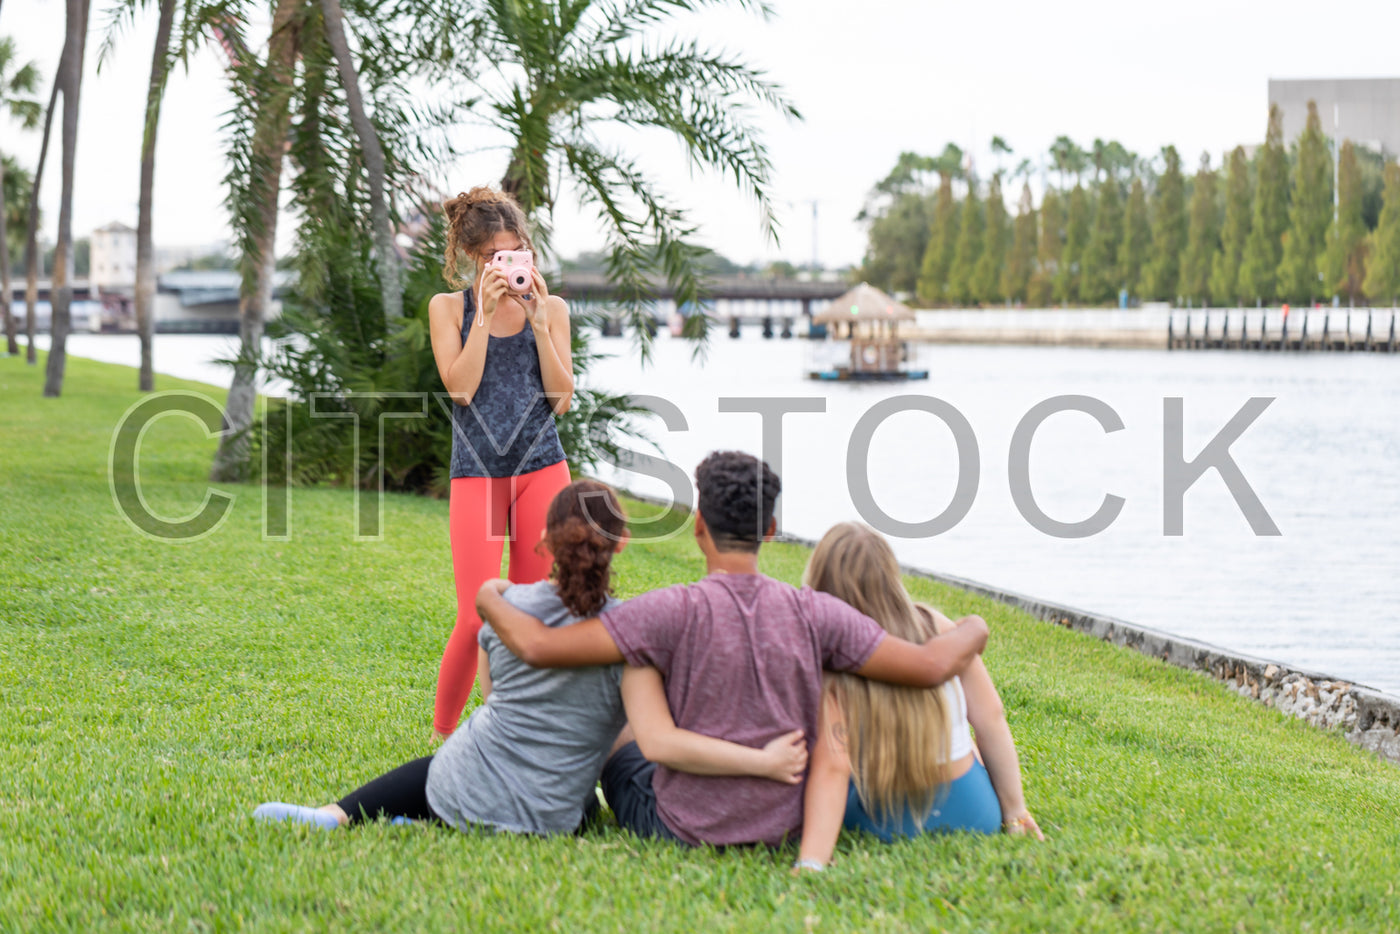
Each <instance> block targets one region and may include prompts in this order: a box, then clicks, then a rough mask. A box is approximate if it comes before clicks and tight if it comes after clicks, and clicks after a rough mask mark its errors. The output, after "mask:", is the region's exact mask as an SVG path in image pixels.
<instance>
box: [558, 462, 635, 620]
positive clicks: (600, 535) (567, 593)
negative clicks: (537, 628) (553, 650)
mask: <svg viewBox="0 0 1400 934" xmlns="http://www.w3.org/2000/svg"><path fill="white" fill-rule="evenodd" d="M626 533H627V515H626V513H624V512H623V511H622V507H621V506H620V505H618V502H617V497H616V496H615V495H614V494H613V491H612V489H611V488H610V487H609V486H607V484H604V483H599V482H598V481H597V480H576V481H574V482H573V483H571V484H569V485H568V486H566V487H564V489H562V490H560V491H559V494H558V495H557V496H555V497H554V501H553V502H551V503H550V504H549V511H548V513H546V515H545V532H544V541H543V542H541V545H542V546H543V547H544V548H547V549H549V551H550V553H551V554H552V555H553V556H554V580H555V583H556V586H557V588H558V591H559V599H560V600H561V601H562V602H563V604H564V606H566V607H568V609H569V612H570V613H572V614H574V615H575V616H592V615H594V614H595V613H597V612H598V611H599V610H601V609H602V608H603V604H604V603H605V602H606V601H607V598H608V593H609V592H610V590H611V585H612V558H613V554H615V553H616V551H617V545H618V543H619V542H621V541H622V539H623V536H624V535H626Z"/></svg>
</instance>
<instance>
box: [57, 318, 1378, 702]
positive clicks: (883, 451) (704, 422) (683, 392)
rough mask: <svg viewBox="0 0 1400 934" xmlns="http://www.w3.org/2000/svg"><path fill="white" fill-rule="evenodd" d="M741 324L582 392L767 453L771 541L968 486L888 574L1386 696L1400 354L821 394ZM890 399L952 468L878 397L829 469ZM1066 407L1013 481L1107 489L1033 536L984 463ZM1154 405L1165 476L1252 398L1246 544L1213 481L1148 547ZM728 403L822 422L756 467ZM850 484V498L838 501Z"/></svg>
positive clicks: (1055, 493) (1047, 361)
mask: <svg viewBox="0 0 1400 934" xmlns="http://www.w3.org/2000/svg"><path fill="white" fill-rule="evenodd" d="M748 330H749V332H750V333H746V334H745V335H744V336H743V337H742V338H740V339H738V340H731V339H729V338H727V337H726V336H725V335H724V334H723V333H722V332H718V333H716V334H715V336H714V337H713V338H712V341H711V345H710V348H709V352H708V355H707V357H706V358H705V359H704V360H703V361H696V360H694V359H692V348H691V347H690V346H689V345H688V344H686V343H684V342H682V341H679V340H672V339H670V338H668V337H667V336H666V335H665V334H662V335H661V336H660V337H659V338H658V339H657V341H656V342H655V345H654V352H655V353H654V356H655V359H654V362H653V363H652V364H650V365H648V366H646V367H643V366H641V365H640V364H639V362H638V360H637V357H636V355H635V353H633V352H632V344H631V342H630V340H627V339H595V341H594V347H595V349H597V350H599V351H602V352H606V353H612V354H614V356H612V357H611V358H609V359H606V360H604V361H602V362H601V363H599V364H598V365H597V366H596V367H595V369H594V370H593V372H592V373H591V374H590V379H591V380H592V382H593V383H594V385H599V386H605V387H607V388H611V389H614V390H619V391H627V392H633V393H645V394H648V395H651V396H657V397H660V398H662V399H665V400H668V401H669V402H671V403H673V404H674V406H675V407H676V408H677V409H679V411H680V413H681V414H682V416H683V417H684V420H685V423H686V425H685V430H667V429H666V428H665V427H664V426H663V425H662V424H661V423H660V421H659V420H652V422H651V425H650V428H649V429H648V430H649V433H650V434H651V436H652V438H653V439H654V440H655V441H656V442H657V444H658V445H659V449H660V452H661V454H663V455H664V456H665V458H666V459H667V460H669V461H670V462H671V463H673V464H675V465H676V466H677V467H678V468H680V470H683V471H684V472H685V473H686V474H688V475H690V474H693V471H694V468H695V465H696V464H697V463H698V462H699V460H700V459H701V458H702V457H703V456H704V455H705V453H706V452H708V451H710V450H713V449H716V448H740V449H743V450H748V451H751V452H753V453H755V454H764V455H765V456H767V457H769V458H770V460H772V459H778V460H781V465H782V469H781V474H782V480H783V494H782V497H781V500H780V506H781V523H782V527H783V529H784V530H785V531H787V532H789V533H791V534H794V535H798V536H802V537H807V538H817V537H820V535H821V534H822V532H823V531H824V530H825V529H826V528H828V527H829V526H830V525H831V524H832V523H835V522H838V521H842V520H846V519H858V518H860V519H865V520H866V521H868V522H870V523H871V524H873V525H876V526H877V527H881V526H884V527H888V524H889V520H890V519H894V520H898V521H900V522H905V523H920V522H924V521H926V520H929V519H931V518H933V517H935V516H938V515H939V514H940V513H943V512H944V511H945V510H946V509H947V508H948V506H949V504H950V502H951V501H952V500H953V499H954V489H955V487H956V486H957V483H958V480H959V477H960V471H966V472H967V474H968V475H969V476H971V475H975V476H976V477H977V479H978V486H977V490H976V494H975V497H974V499H973V502H972V505H971V508H970V510H969V511H968V512H967V514H966V516H965V517H964V518H963V519H962V520H961V521H959V522H958V523H957V524H956V525H955V526H954V527H952V528H951V529H948V530H947V531H944V532H942V533H940V534H936V535H918V536H914V537H896V536H893V535H892V536H891V541H892V543H893V544H894V547H895V550H896V552H897V553H898V555H899V557H900V559H901V560H902V561H903V562H905V563H906V564H910V565H914V566H918V567H924V568H929V569H931V570H936V571H939V572H942V573H947V574H954V575H958V576H961V577H966V578H970V579H973V580H978V581H982V582H984V583H987V584H991V585H994V586H997V587H1000V588H1004V589H1008V590H1014V591H1019V592H1021V593H1025V594H1029V595H1033V596H1035V597H1039V598H1042V599H1045V600H1049V601H1053V602H1058V603H1065V604H1069V605H1071V606H1076V607H1079V608H1081V609H1085V610H1089V611H1092V612H1097V613H1103V614H1108V615H1112V616H1117V617H1120V618H1122V619H1125V620H1129V621H1131V622H1135V623H1140V624H1144V625H1148V626H1153V627H1156V628H1159V629H1163V630H1166V631H1168V632H1172V633H1177V634H1180V635H1183V636H1188V637H1191V638H1195V639H1200V640H1202V641H1205V642H1210V643H1213V644H1215V645H1219V646H1222V647H1225V648H1229V649H1232V650H1236V651H1240V652H1244V653H1248V654H1252V655H1257V656H1261V657H1264V658H1269V659H1274V660H1278V661H1281V662H1285V663H1288V664H1291V665H1295V666H1298V667H1302V668H1307V669H1311V670H1314V671H1319V672H1323V673H1327V674H1331V675H1335V676H1337V677H1341V678H1346V679H1349V680H1354V681H1357V682H1359V683H1362V684H1367V685H1370V686H1372V687H1374V688H1377V689H1379V690H1383V691H1386V692H1387V693H1391V694H1400V360H1397V359H1396V358H1394V357H1392V356H1386V355H1362V354H1352V355H1332V354H1302V355H1294V354H1264V353H1209V352H1195V353H1192V352H1176V353H1169V352H1166V351H1151V350H1091V349H1077V348H1058V347H1002V346H997V347H983V346H925V347H922V348H921V349H920V360H919V364H920V365H921V366H923V367H927V368H928V369H929V370H930V372H931V377H930V379H929V380H927V381H922V382H911V383H905V384H845V383H843V384H832V383H816V382H811V381H808V380H807V379H806V378H805V371H806V366H807V364H808V363H809V362H810V354H811V347H810V345H809V344H808V343H807V342H805V341H800V340H786V341H785V340H777V339H775V340H763V339H762V338H761V337H760V336H759V335H758V334H757V333H756V331H757V329H748ZM717 331H718V329H717ZM44 340H45V339H44V338H42V337H41V338H40V342H41V346H42V345H43V343H44ZM233 346H234V342H233V339H232V338H220V337H206V336H193V335H189V336H186V335H158V336H157V338H156V349H155V360H156V368H157V370H158V371H160V372H167V373H172V374H174V375H178V376H182V377H186V378H191V379H201V380H206V381H208V382H212V383H214V384H215V385H221V386H223V385H227V382H228V371H227V370H226V369H224V368H221V367H218V366H216V365H213V364H211V363H209V360H211V359H212V358H214V357H217V356H226V355H231V353H232V349H233ZM68 348H69V352H70V353H72V354H73V355H75V356H83V357H92V358H95V359H103V360H108V361H111V362H117V363H126V364H130V365H134V364H135V363H136V362H137V349H136V348H137V345H136V340H135V338H134V337H131V336H125V335H121V336H116V335H113V336H108V335H73V336H72V337H70V339H69V345H68ZM277 388H278V387H277V386H275V385H273V386H269V387H268V390H269V391H274V392H275V391H276V390H277ZM911 394H912V395H916V396H920V397H930V396H931V397H935V398H936V399H939V400H942V401H943V402H946V403H948V404H949V405H951V406H952V407H953V408H954V409H956V411H957V412H958V413H960V414H961V415H962V416H963V417H964V418H965V419H966V420H967V423H968V425H969V426H970V427H971V429H972V434H973V435H974V436H975V442H976V451H977V460H978V461H979V463H978V465H977V466H976V469H975V470H974V469H973V468H974V465H973V463H972V457H971V456H970V454H969V452H968V451H964V454H963V456H962V458H961V460H960V458H959V453H958V448H957V446H956V444H955V441H954V437H953V434H952V432H951V431H950V430H949V428H948V427H946V425H944V424H943V422H941V421H939V420H938V419H937V418H935V417H934V416H933V415H931V414H928V413H927V412H923V411H918V410H914V409H912V408H910V406H909V404H908V400H906V402H904V403H891V402H886V404H887V405H892V406H893V407H894V408H895V409H901V408H902V409H903V410H902V411H894V412H893V414H889V415H888V416H887V417H885V418H884V419H883V420H880V421H878V425H877V426H876V427H875V428H874V433H873V436H871V437H870V440H869V444H868V446H866V447H865V448H864V449H863V450H864V454H865V456H864V457H858V458H857V459H856V463H855V464H849V463H848V460H849V456H850V449H851V447H852V445H851V438H852V434H853V432H854V431H855V429H856V426H857V423H858V422H860V421H861V419H862V418H863V417H865V418H867V419H870V420H875V417H874V416H872V415H870V414H868V413H870V411H871V409H872V407H873V406H875V405H876V404H877V403H881V402H882V401H884V400H892V399H893V397H896V396H904V395H911ZM1070 394H1073V395H1083V396H1091V397H1094V398H1095V399H1097V400H1100V401H1101V402H1103V403H1106V404H1107V406H1109V407H1111V409H1112V410H1113V411H1114V412H1116V413H1117V415H1118V416H1119V417H1120V418H1121V420H1122V423H1123V425H1124V427H1123V429H1122V430H1119V431H1114V432H1105V431H1104V429H1103V428H1101V427H1100V426H1099V424H1098V423H1097V422H1096V421H1095V420H1094V419H1093V418H1091V417H1090V416H1089V415H1087V414H1083V413H1079V412H1063V413H1060V414H1056V415H1052V416H1050V417H1049V418H1048V419H1046V420H1045V421H1044V423H1043V424H1042V425H1041V427H1040V428H1039V430H1038V431H1037V432H1036V433H1035V435H1034V440H1033V442H1032V444H1031V447H1030V475H1029V480H1030V489H1031V491H1032V493H1033V496H1034V501H1035V504H1036V506H1037V507H1038V508H1039V509H1040V510H1041V511H1042V512H1043V513H1044V514H1045V515H1046V516H1048V517H1050V518H1052V519H1054V520H1058V521H1060V522H1078V521H1081V520H1083V519H1085V518H1087V517H1089V516H1090V515H1091V514H1093V513H1094V512H1095V510H1097V509H1098V508H1099V506H1100V504H1101V502H1102V501H1103V499H1104V497H1105V495H1107V494H1112V495H1115V496H1119V497H1122V498H1123V500H1124V501H1125V502H1124V505H1123V507H1122V510H1121V512H1120V513H1119V515H1118V517H1117V518H1116V520H1114V521H1113V522H1112V524H1111V525H1109V526H1108V528H1107V529H1106V530H1105V531H1103V532H1100V533H1099V534H1096V535H1091V536H1088V537H1084V538H1077V539H1066V538H1058V537H1055V536H1052V535H1049V534H1046V533H1045V532H1043V531H1040V530H1039V529H1038V528H1036V527H1035V525H1033V524H1032V523H1031V522H1030V521H1028V520H1027V519H1026V518H1024V517H1023V516H1022V515H1021V513H1020V512H1019V511H1018V509H1017V506H1016V503H1015V501H1014V500H1013V497H1012V492H1011V486H1010V482H1009V476H1010V472H1009V469H1008V452H1009V450H1010V445H1011V438H1012V433H1013V431H1014V430H1015V428H1016V426H1017V424H1018V422H1020V421H1021V420H1022V419H1023V417H1024V416H1026V414H1027V413H1028V412H1029V411H1030V410H1031V409H1032V407H1033V406H1035V405H1036V404H1037V403H1039V402H1041V401H1043V400H1046V399H1049V398H1051V397H1055V396H1061V395H1070ZM1168 397H1179V398H1180V399H1181V400H1182V403H1181V405H1182V410H1183V412H1184V425H1185V428H1184V445H1183V450H1184V455H1185V457H1186V459H1187V460H1190V459H1192V458H1194V457H1195V455H1196V454H1197V453H1198V452H1200V451H1201V450H1202V448H1204V447H1205V446H1206V445H1207V444H1208V443H1209V442H1210V441H1211V439H1212V438H1213V437H1215V436H1216V434H1217V433H1219V432H1221V430H1222V429H1223V428H1224V427H1225V425H1226V423H1227V422H1229V421H1230V419H1231V418H1232V417H1233V416H1234V415H1235V414H1236V413H1237V412H1238V411H1239V410H1240V409H1241V407H1243V406H1244V405H1245V404H1246V402H1247V401H1248V400H1249V399H1250V398H1251V397H1265V398H1271V399H1273V402H1272V403H1271V404H1270V405H1269V407H1268V408H1267V409H1265V410H1264V411H1263V413H1262V414H1260V415H1259V416H1258V418H1257V419H1256V420H1255V421H1254V422H1253V423H1252V424H1251V425H1250V426H1249V427H1248V428H1246V429H1245V430H1244V431H1243V433H1242V434H1240V435H1239V437H1238V440H1236V441H1234V442H1233V444H1232V445H1231V446H1230V448H1229V453H1230V455H1231V456H1232V457H1233V460H1234V462H1235V463H1236V464H1238V466H1239V470H1240V473H1241V474H1242V476H1243V478H1244V480H1245V481H1246V482H1247V483H1248V484H1249V486H1250V487H1251V488H1252V490H1253V491H1254V493H1255V494H1256V495H1257V497H1258V499H1259V502H1260V503H1261V504H1262V506H1263V509H1264V510H1265V511H1266V512H1267V514H1268V517H1269V518H1270V519H1271V520H1272V522H1273V523H1274V524H1275V525H1276V526H1277V528H1278V531H1279V533H1280V534H1278V535H1273V536H1269V535H1259V534H1256V533H1255V531H1254V530H1253V529H1252V528H1251V525H1250V522H1249V521H1248V520H1247V518H1246V516H1245V513H1244V511H1243V510H1242V509H1241V506H1240V505H1239V504H1237V503H1236V501H1235V499H1234V498H1233V497H1232V495H1231V494H1230V492H1229V490H1228V489H1227V487H1226V484H1225V483H1224V482H1223V481H1222V480H1221V478H1220V476H1219V474H1218V473H1217V472H1216V471H1215V470H1208V471H1206V472H1205V473H1204V475H1202V476H1201V477H1200V479H1199V480H1198V481H1197V482H1196V483H1195V484H1194V485H1192V486H1191V487H1190V488H1189V489H1188V490H1187V492H1186V493H1185V496H1184V513H1183V533H1184V534H1181V535H1179V536H1168V535H1165V534H1164V493H1163V487H1164V484H1163V477H1164V467H1163V458H1164V445H1165V444H1166V442H1165V440H1164V404H1165V403H1164V400H1165V399H1166V398H1168ZM741 398H747V399H750V400H752V399H760V400H764V401H761V402H758V403H754V402H747V403H745V402H738V403H736V402H728V403H724V405H725V406H726V407H727V408H730V409H733V408H734V407H736V406H739V407H747V408H753V407H755V405H759V406H769V407H772V406H782V407H787V408H792V407H794V406H797V405H801V406H805V407H808V408H811V407H816V406H820V407H821V408H822V409H823V411H820V412H808V411H802V412H793V413H791V414H788V415H786V416H784V417H783V418H782V422H781V424H782V434H781V447H780V450H779V451H776V452H775V451H773V450H770V451H767V452H764V450H763V447H764V444H763V430H762V420H761V418H760V416H759V415H758V414H756V413H753V412H742V411H721V404H722V403H721V400H723V399H729V400H734V399H741ZM779 400H801V401H800V402H794V401H786V402H783V401H779ZM912 401H914V402H918V401H919V400H917V399H916V400H912ZM770 431H771V429H770ZM856 447H857V449H858V450H857V453H858V454H859V453H861V446H860V445H856ZM637 448H638V450H639V451H650V452H651V453H656V452H655V451H654V450H652V449H648V448H645V447H644V446H641V445H638V446H637ZM862 464H864V465H865V466H862ZM604 474H605V479H609V480H612V481H613V482H616V483H618V484H620V485H622V486H625V487H627V488H629V489H632V490H635V491H636V492H639V493H646V494H652V495H658V496H666V495H669V492H670V487H669V486H668V485H667V484H666V483H665V482H663V481H661V480H659V479H657V478H656V477H655V476H652V475H650V474H647V473H637V472H632V471H625V470H615V471H612V470H610V471H604ZM853 478H854V483H853ZM867 483H868V487H869V491H870V493H869V497H861V496H859V495H853V486H854V487H860V486H863V485H865V484H867ZM856 492H857V494H858V492H859V490H858V489H857V491H856ZM862 500H868V501H867V502H866V503H865V513H864V514H863V513H862V512H861V511H860V510H859V509H858V508H857V502H858V501H862ZM872 503H873V507H875V508H873V509H872ZM881 513H883V516H884V517H883V518H882V516H881Z"/></svg>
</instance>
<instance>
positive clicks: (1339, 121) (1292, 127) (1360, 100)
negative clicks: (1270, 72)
mask: <svg viewBox="0 0 1400 934" xmlns="http://www.w3.org/2000/svg"><path fill="white" fill-rule="evenodd" d="M1310 100H1311V101H1317V115H1318V117H1319V118H1321V120H1322V132H1323V133H1324V134H1326V135H1327V136H1329V137H1334V138H1337V139H1342V140H1348V139H1349V140H1351V141H1352V142H1353V143H1357V144H1359V145H1364V146H1367V147H1369V148H1371V149H1375V150H1378V151H1380V152H1384V153H1385V154H1386V155H1388V156H1391V157H1394V156H1395V155H1396V154H1397V153H1400V78H1302V79H1277V78H1270V79H1269V103H1270V104H1271V105H1272V104H1277V105H1278V106H1279V109H1281V110H1282V111H1283V139H1284V142H1285V143H1292V142H1293V141H1294V140H1296V139H1297V138H1298V136H1299V135H1300V134H1301V133H1302V132H1303V127H1304V126H1305V125H1306V124H1307V121H1308V101H1310ZM1339 128H1340V129H1339Z"/></svg>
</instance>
